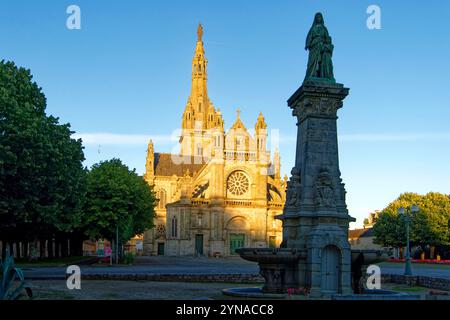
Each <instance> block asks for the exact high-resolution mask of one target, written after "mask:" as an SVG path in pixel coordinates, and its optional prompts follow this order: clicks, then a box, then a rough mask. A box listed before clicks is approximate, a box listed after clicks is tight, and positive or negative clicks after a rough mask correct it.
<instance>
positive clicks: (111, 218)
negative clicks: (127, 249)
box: [83, 159, 156, 243]
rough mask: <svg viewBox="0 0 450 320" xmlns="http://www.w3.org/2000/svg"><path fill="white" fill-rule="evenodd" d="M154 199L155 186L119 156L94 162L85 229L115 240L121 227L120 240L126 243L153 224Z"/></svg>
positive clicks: (99, 237) (89, 183)
mask: <svg viewBox="0 0 450 320" xmlns="http://www.w3.org/2000/svg"><path fill="white" fill-rule="evenodd" d="M155 203H156V198H155V195H154V193H153V190H152V188H151V187H150V186H149V185H148V184H147V183H146V182H145V180H144V179H143V178H142V177H140V176H138V175H137V174H136V172H135V171H134V170H133V171H131V170H129V169H128V167H127V166H126V165H124V164H122V162H121V161H120V160H119V159H112V160H109V161H105V162H100V163H99V164H95V165H93V166H92V168H91V171H89V172H88V174H87V194H86V204H85V210H84V215H83V225H84V228H85V233H86V235H87V236H89V237H90V238H91V239H101V238H105V239H109V240H113V239H115V236H116V227H118V229H119V242H121V243H125V242H127V241H128V240H130V239H131V238H132V237H133V236H135V235H136V234H141V233H143V232H144V231H145V230H147V229H150V228H152V227H153V219H154V217H155V210H154V206H155Z"/></svg>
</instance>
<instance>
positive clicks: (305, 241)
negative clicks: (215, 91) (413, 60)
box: [280, 13, 355, 296]
mask: <svg viewBox="0 0 450 320" xmlns="http://www.w3.org/2000/svg"><path fill="white" fill-rule="evenodd" d="M305 49H306V50H309V59H308V67H307V72H306V77H305V80H304V81H303V85H302V86H301V87H300V88H299V89H298V90H297V91H296V92H295V93H294V94H293V95H292V96H291V97H290V98H289V100H288V106H289V107H290V108H291V109H292V115H293V116H294V117H296V119H297V146H296V159H295V167H294V168H293V169H292V171H291V174H292V176H291V178H290V180H289V182H288V187H287V197H286V199H287V200H286V205H285V209H284V212H283V215H282V216H281V217H280V218H281V219H282V220H283V244H282V246H283V247H287V248H297V249H300V250H302V249H303V250H306V252H307V253H306V256H307V258H306V260H301V261H300V262H299V266H298V270H297V271H298V280H299V285H300V286H305V287H308V288H310V292H311V295H312V296H315V295H323V294H327V293H342V294H345V293H351V292H352V289H351V270H350V267H351V266H350V264H351V251H350V244H349V242H348V227H349V222H350V221H355V220H354V218H352V217H350V216H349V215H348V211H347V206H346V203H345V193H346V192H345V188H344V184H343V183H342V179H341V172H340V170H339V157H338V141H337V128H336V120H337V111H338V109H339V108H341V107H342V105H343V102H342V101H343V100H344V98H345V97H346V96H347V95H348V91H349V89H348V88H345V87H344V86H343V85H342V84H339V83H336V81H335V79H334V76H333V64H332V60H331V57H332V53H333V44H332V41H331V37H330V36H329V35H328V30H327V28H326V27H325V25H324V21H323V17H322V14H321V13H317V14H316V16H315V18H314V23H313V25H312V27H311V29H310V31H309V33H308V36H307V40H306V46H305Z"/></svg>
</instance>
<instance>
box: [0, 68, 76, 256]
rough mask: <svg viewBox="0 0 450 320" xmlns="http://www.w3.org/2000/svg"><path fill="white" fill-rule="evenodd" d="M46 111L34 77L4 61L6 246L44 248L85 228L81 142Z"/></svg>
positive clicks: (0, 71) (2, 204) (0, 76)
mask: <svg viewBox="0 0 450 320" xmlns="http://www.w3.org/2000/svg"><path fill="white" fill-rule="evenodd" d="M45 109H46V98H45V96H44V94H43V93H42V90H41V89H40V88H39V87H38V86H37V84H36V83H35V82H33V81H32V75H31V73H30V71H29V70H26V69H24V68H18V67H16V66H15V64H14V63H13V62H5V61H1V62H0V235H1V238H2V240H3V241H2V242H3V243H5V240H6V241H9V243H12V242H14V241H22V242H23V241H24V240H25V241H36V240H37V239H40V240H42V241H41V243H44V241H43V240H45V239H48V238H53V236H54V235H55V234H64V235H66V236H67V233H69V232H73V231H74V230H76V228H77V227H79V225H80V223H81V208H82V203H83V196H84V185H85V183H84V178H85V172H84V169H83V166H82V162H83V160H84V154H83V148H82V145H81V140H74V139H72V138H71V134H72V133H73V132H72V131H70V125H69V124H63V125H61V124H59V123H58V118H55V117H52V116H47V115H46V113H45ZM66 242H67V241H66ZM75 247H77V246H74V248H75ZM78 247H79V244H78ZM63 251H64V248H63ZM3 252H4V251H3Z"/></svg>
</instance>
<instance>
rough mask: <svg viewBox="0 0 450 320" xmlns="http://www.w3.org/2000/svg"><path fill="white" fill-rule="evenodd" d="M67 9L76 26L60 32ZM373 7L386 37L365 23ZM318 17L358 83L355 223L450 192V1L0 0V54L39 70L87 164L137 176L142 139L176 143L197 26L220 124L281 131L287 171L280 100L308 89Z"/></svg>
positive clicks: (287, 122) (351, 161)
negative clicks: (115, 164) (396, 204)
mask: <svg viewBox="0 0 450 320" xmlns="http://www.w3.org/2000/svg"><path fill="white" fill-rule="evenodd" d="M70 4H76V5H78V6H80V8H81V13H82V16H81V19H82V23H81V27H82V29H81V30H68V29H67V28H66V18H67V16H68V15H67V14H66V8H67V7H68V6H69V5H70ZM371 4H376V5H379V6H380V8H381V14H382V16H381V19H382V29H381V30H369V29H367V27H366V19H367V17H368V14H367V13H366V9H367V7H368V6H369V5H371ZM316 11H322V12H323V14H324V17H325V23H326V25H327V27H328V29H329V32H330V34H331V36H332V37H333V41H334V45H335V53H334V57H333V60H334V68H335V77H336V79H337V81H338V82H341V83H344V84H345V85H346V86H348V87H350V95H349V96H348V97H347V99H346V100H345V103H344V108H342V109H341V110H340V111H339V117H340V118H339V120H338V134H339V135H340V145H339V151H340V165H341V171H342V177H343V179H344V182H345V183H346V188H347V191H348V193H347V203H348V207H349V210H350V214H351V215H353V216H354V217H356V218H357V219H358V224H361V223H362V220H363V218H364V217H366V216H367V215H368V213H369V212H370V211H371V210H375V209H382V208H384V207H385V206H386V205H387V204H388V203H389V202H390V201H392V200H394V199H395V198H396V197H397V196H398V195H399V194H400V193H402V192H405V191H411V192H418V193H426V192H428V191H438V192H443V193H450V191H449V190H450V169H449V163H450V148H449V147H450V105H449V104H450V80H449V79H450V77H449V75H450V59H449V57H450V24H449V23H448V18H449V16H450V14H449V13H450V2H448V1H427V2H426V4H425V3H424V2H413V1H378V0H373V1H365V0H345V1H344V0H341V1H337V0H328V1H325V0H323V1H319V0H314V1H313V0H309V1H300V0H295V1H262V0H259V1H256V0H254V1H250V0H246V1H245V0H244V1H242V0H241V1H234V0H227V1H220V2H219V1H195V2H194V1H181V0H180V1H144V0H142V1H100V0H97V1H79V0H72V1H31V0H30V1H23V0H8V1H6V0H2V1H1V3H0V39H2V41H1V42H0V57H1V58H2V59H6V60H14V61H15V62H16V63H17V64H18V65H20V66H25V67H27V68H30V69H31V70H32V73H33V74H34V78H35V80H36V81H37V82H38V84H39V85H40V86H41V87H42V88H43V90H44V92H45V94H46V96H47V99H48V113H50V114H53V115H55V116H59V117H60V119H61V121H63V122H70V123H71V125H72V128H73V130H75V131H76V132H77V133H78V134H80V135H81V136H83V137H85V139H84V140H85V146H86V149H85V155H86V158H87V160H86V165H89V166H90V165H91V164H92V163H94V162H97V161H99V160H103V159H109V158H111V157H119V158H121V159H122V160H123V161H124V162H125V163H126V164H127V165H129V166H130V167H132V168H136V170H137V171H138V172H139V173H142V172H143V170H144V165H145V154H146V140H147V138H148V136H156V137H160V138H159V139H155V140H156V149H157V150H159V151H165V152H170V151H171V150H172V148H173V147H174V145H176V143H175V142H174V141H170V139H168V138H167V137H168V136H170V135H171V134H172V132H173V130H175V129H176V128H178V127H179V125H180V121H181V114H182V111H183V109H184V107H185V103H186V100H187V97H188V95H189V89H190V74H191V59H192V55H193V50H194V47H195V40H196V27H197V24H198V22H201V23H202V24H203V26H204V43H205V48H206V55H207V58H208V60H209V65H208V75H209V82H208V84H209V94H210V98H211V100H212V101H213V103H214V104H215V106H218V107H220V108H221V109H222V112H223V114H224V118H225V125H226V126H227V127H229V126H231V124H232V123H233V121H234V119H235V110H236V109H237V108H240V109H241V110H242V118H243V120H244V122H245V123H246V124H247V127H250V128H252V127H253V126H254V123H255V121H256V117H257V114H258V113H259V111H262V112H263V113H264V115H265V116H266V120H267V122H268V124H269V127H270V129H279V130H280V134H281V137H282V141H281V143H280V146H279V147H280V149H281V157H282V170H283V173H289V171H290V169H291V167H292V165H293V162H294V153H295V144H294V137H295V134H296V126H295V120H294V118H293V117H292V116H291V113H290V110H289V109H288V107H287V105H286V100H287V99H288V98H289V96H290V95H291V94H292V93H293V92H294V91H295V90H296V89H297V88H298V87H299V86H300V84H301V82H302V80H303V77H304V72H305V66H306V61H307V53H306V52H305V51H304V41H305V36H306V33H307V31H308V30H309V28H310V26H311V22H312V19H313V16H314V14H315V12H316ZM100 133H101V134H102V135H100ZM89 134H90V135H89ZM99 145H100V147H99Z"/></svg>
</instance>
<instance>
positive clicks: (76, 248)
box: [70, 235, 83, 257]
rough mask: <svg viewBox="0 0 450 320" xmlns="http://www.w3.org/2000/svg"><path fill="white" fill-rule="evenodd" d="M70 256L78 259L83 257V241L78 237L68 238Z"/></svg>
mask: <svg viewBox="0 0 450 320" xmlns="http://www.w3.org/2000/svg"><path fill="white" fill-rule="evenodd" d="M70 255H71V256H79V257H81V256H82V255H83V239H82V237H81V236H80V235H71V236H70Z"/></svg>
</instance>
